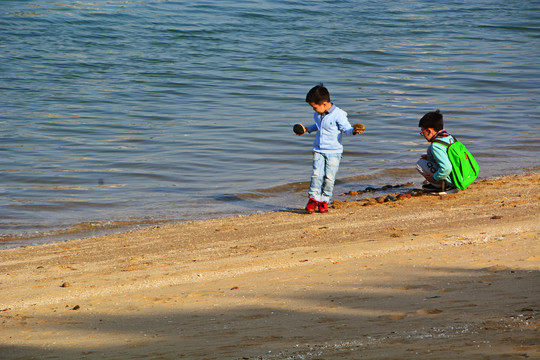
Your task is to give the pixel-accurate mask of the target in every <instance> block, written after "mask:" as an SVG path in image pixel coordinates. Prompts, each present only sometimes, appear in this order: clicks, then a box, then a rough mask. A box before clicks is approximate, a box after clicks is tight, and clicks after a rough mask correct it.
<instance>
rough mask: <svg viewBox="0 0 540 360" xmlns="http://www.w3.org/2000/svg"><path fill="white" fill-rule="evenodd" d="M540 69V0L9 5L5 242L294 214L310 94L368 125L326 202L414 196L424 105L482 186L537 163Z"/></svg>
mask: <svg viewBox="0 0 540 360" xmlns="http://www.w3.org/2000/svg"><path fill="white" fill-rule="evenodd" d="M539 59H540V2H539V1H494V0H492V1H481V0H480V1H471V2H465V1H444V2H443V1H420V0H409V1H399V2H386V1H368V0H356V1H321V0H312V1H286V0H273V1H271V0H252V1H247V0H246V1H228V0H206V1H189V2H187V1H161V0H159V1H158V0H154V1H152V0H144V1H143V0H131V1H129V0H122V1H120V0H95V1H48V0H47V1H46V0H29V1H20V0H2V1H0V60H1V62H0V75H1V78H0V91H1V93H0V140H1V142H0V238H1V239H2V240H3V243H2V246H3V247H10V246H21V245H28V244H37V243H42V242H46V241H54V240H58V239H61V238H64V239H65V238H76V237H80V236H91V235H95V234H99V233H100V232H102V231H113V230H115V229H116V230H118V229H124V228H126V227H129V226H136V225H138V226H146V225H148V224H157V223H160V222H163V221H186V220H190V219H201V218H206V217H217V216H225V215H235V214H251V213H260V212H264V211H271V210H286V209H298V208H302V207H303V206H304V205H305V202H306V200H307V198H306V191H307V187H308V181H309V178H310V174H311V146H312V141H313V134H312V135H304V136H302V137H298V136H295V135H294V134H293V132H292V126H293V124H295V123H304V124H310V123H312V121H313V111H312V109H311V108H310V107H309V106H308V105H307V104H306V103H305V95H306V93H307V91H308V90H309V89H310V88H311V87H313V86H314V85H316V84H318V83H320V82H322V83H324V85H325V86H326V87H327V88H328V89H329V91H330V93H331V96H332V101H333V102H334V103H335V104H336V105H337V106H339V107H340V108H342V109H343V110H345V111H346V112H347V113H348V116H349V121H350V122H351V123H356V122H361V123H363V124H365V126H366V128H367V130H366V131H365V133H364V134H363V135H361V136H355V137H352V136H351V137H345V138H344V146H345V153H344V157H343V160H342V163H341V168H340V171H339V173H338V183H337V186H336V197H337V196H338V195H339V193H340V192H345V191H348V190H358V189H362V188H365V187H367V186H378V185H384V184H398V183H400V182H408V181H414V182H416V183H417V184H420V183H421V178H420V176H419V175H418V174H417V173H416V172H415V170H414V164H415V162H416V160H417V159H418V158H419V156H420V155H421V154H422V153H424V152H425V149H426V147H427V145H428V144H427V143H426V141H425V140H424V139H423V138H422V137H421V136H419V134H418V132H419V129H418V120H419V119H420V117H421V116H422V115H423V114H425V113H426V112H428V111H432V110H435V109H440V110H441V112H442V113H443V115H444V119H445V124H446V129H447V130H448V131H449V132H450V133H452V134H454V135H455V136H456V137H457V138H458V139H459V140H461V141H462V142H464V143H465V144H466V145H467V146H468V147H469V149H470V150H471V151H472V152H473V154H474V155H475V156H476V157H477V160H478V162H479V163H480V166H481V170H482V173H481V177H488V176H497V175H504V174H510V173H522V172H523V171H528V170H529V169H531V168H534V169H538V165H539V161H538V150H539V145H538V141H539V140H540V139H539V135H538V130H539V127H540V126H539V125H540V116H539V105H538V104H539V100H540V81H539V73H540V60H539ZM66 234H67V235H66ZM62 236H63V237H62Z"/></svg>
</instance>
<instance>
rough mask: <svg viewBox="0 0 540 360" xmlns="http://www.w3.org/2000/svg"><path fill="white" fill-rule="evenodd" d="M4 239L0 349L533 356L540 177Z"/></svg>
mask: <svg viewBox="0 0 540 360" xmlns="http://www.w3.org/2000/svg"><path fill="white" fill-rule="evenodd" d="M336 200H339V201H338V202H336V205H335V208H331V209H330V212H329V213H327V214H318V213H315V214H312V215H308V214H305V213H304V211H303V210H302V209H298V210H287V211H282V212H272V213H265V214H253V215H249V216H239V217H230V218H220V219H214V220H204V221H194V222H189V223H182V224H173V225H162V226H156V227H152V228H147V229H143V230H137V231H130V232H126V233H121V234H115V235H108V236H103V237H98V238H91V239H80V240H73V241H66V242H60V243H52V244H46V245H39V246H28V247H24V248H16V249H8V250H2V251H0V258H1V261H0V267H1V272H0V274H1V280H0V294H1V297H0V321H1V327H0V331H1V344H0V354H1V355H0V358H2V359H524V358H531V359H532V358H536V359H540V333H539V330H540V327H539V326H540V322H539V315H540V241H539V239H540V236H539V233H540V231H539V230H540V221H539V214H540V211H539V210H540V206H539V205H540V174H538V173H531V174H527V175H519V176H517V175H516V176H509V177H502V178H497V179H486V180H482V181H479V182H477V183H475V184H473V185H471V186H470V187H469V188H468V189H467V190H465V191H462V192H459V193H457V194H451V195H446V196H429V195H424V196H418V197H412V198H406V199H403V200H399V201H395V202H392V201H391V202H386V203H383V204H374V202H373V201H372V202H369V201H367V200H356V199H355V196H354V195H353V196H337V197H336Z"/></svg>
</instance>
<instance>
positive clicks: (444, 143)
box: [432, 135, 458, 151]
mask: <svg viewBox="0 0 540 360" xmlns="http://www.w3.org/2000/svg"><path fill="white" fill-rule="evenodd" d="M451 136H452V139H454V142H453V143H452V144H455V143H457V142H458V139H456V137H455V136H453V135H451ZM432 143H437V144H441V145H444V146H446V151H448V148H449V147H450V145H452V144H449V143H447V142H444V141H442V140H439V139H435V140H433V141H432Z"/></svg>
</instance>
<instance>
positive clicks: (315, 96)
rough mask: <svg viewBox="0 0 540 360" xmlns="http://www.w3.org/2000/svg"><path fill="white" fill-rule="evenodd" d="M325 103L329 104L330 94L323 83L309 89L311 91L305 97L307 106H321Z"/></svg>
mask: <svg viewBox="0 0 540 360" xmlns="http://www.w3.org/2000/svg"><path fill="white" fill-rule="evenodd" d="M325 101H328V102H330V93H329V92H328V90H327V89H326V88H325V87H324V85H323V83H320V84H319V85H317V86H314V87H313V88H311V90H309V92H308V93H307V95H306V102H307V103H308V104H311V103H315V104H322V103H323V102H325Z"/></svg>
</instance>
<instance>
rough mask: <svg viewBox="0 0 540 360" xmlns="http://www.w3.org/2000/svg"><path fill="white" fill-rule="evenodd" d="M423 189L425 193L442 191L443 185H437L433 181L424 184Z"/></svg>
mask: <svg viewBox="0 0 540 360" xmlns="http://www.w3.org/2000/svg"><path fill="white" fill-rule="evenodd" d="M422 191H423V192H425V193H432V192H440V191H442V185H435V184H432V183H429V184H425V185H422Z"/></svg>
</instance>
